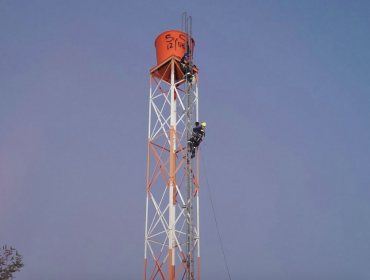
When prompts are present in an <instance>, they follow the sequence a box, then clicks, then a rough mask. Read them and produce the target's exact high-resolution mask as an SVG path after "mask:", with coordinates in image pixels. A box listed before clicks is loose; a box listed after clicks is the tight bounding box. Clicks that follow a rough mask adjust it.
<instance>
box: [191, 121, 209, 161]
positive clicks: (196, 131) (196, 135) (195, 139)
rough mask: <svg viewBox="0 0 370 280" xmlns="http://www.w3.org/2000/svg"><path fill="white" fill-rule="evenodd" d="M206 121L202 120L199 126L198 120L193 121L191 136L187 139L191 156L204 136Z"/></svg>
mask: <svg viewBox="0 0 370 280" xmlns="http://www.w3.org/2000/svg"><path fill="white" fill-rule="evenodd" d="M205 127H206V123H205V122H202V123H201V125H200V126H199V122H196V123H195V127H194V128H193V136H192V137H191V138H190V139H189V140H188V146H189V150H190V151H191V158H194V157H195V148H196V147H198V146H199V144H200V143H201V142H202V141H203V140H202V138H203V136H205Z"/></svg>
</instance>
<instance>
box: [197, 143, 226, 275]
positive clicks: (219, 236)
mask: <svg viewBox="0 0 370 280" xmlns="http://www.w3.org/2000/svg"><path fill="white" fill-rule="evenodd" d="M199 148H200V147H199ZM200 150H201V149H200ZM199 154H200V153H199ZM201 158H202V163H203V168H204V173H205V175H206V181H207V188H208V193H209V198H210V199H211V205H212V211H213V217H214V218H215V222H216V228H217V233H218V238H219V240H220V244H221V249H222V254H223V256H224V260H225V265H226V269H227V274H228V275H229V279H230V280H231V276H230V271H229V266H228V265H227V261H226V255H225V251H224V246H223V245H222V240H221V235H220V230H219V228H218V223H217V219H216V212H215V207H214V206H213V200H212V195H211V189H210V187H209V183H208V176H207V171H206V165H205V164H204V159H203V156H201Z"/></svg>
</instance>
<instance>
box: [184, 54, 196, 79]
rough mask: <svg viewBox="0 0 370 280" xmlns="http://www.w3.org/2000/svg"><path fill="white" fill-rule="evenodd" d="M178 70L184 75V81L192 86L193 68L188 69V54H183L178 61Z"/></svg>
mask: <svg viewBox="0 0 370 280" xmlns="http://www.w3.org/2000/svg"><path fill="white" fill-rule="evenodd" d="M180 68H181V71H182V73H184V79H185V78H186V80H187V81H188V83H191V84H194V83H195V77H194V75H193V67H190V57H189V54H188V53H185V54H184V55H183V57H182V58H181V61H180Z"/></svg>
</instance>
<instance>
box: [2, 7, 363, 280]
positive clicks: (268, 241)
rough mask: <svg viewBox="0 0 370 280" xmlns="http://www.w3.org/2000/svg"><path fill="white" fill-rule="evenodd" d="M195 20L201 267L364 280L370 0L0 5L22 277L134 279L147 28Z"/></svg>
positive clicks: (302, 278) (6, 163)
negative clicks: (184, 17) (201, 131)
mask: <svg viewBox="0 0 370 280" xmlns="http://www.w3.org/2000/svg"><path fill="white" fill-rule="evenodd" d="M184 11H186V12H187V13H188V14H189V15H191V16H192V17H193V36H194V39H195V42H196V45H195V55H194V61H195V63H196V65H197V66H198V67H199V69H200V84H199V92H200V106H201V107H200V115H201V121H206V122H207V137H206V141H205V143H203V144H202V150H201V155H202V157H203V160H204V163H205V169H206V170H205V169H204V168H203V167H202V169H201V187H203V188H202V189H201V207H200V210H201V238H202V245H201V256H202V265H201V272H202V279H203V280H211V279H217V280H218V279H228V276H227V271H226V268H225V264H224V261H223V257H222V251H221V248H220V244H219V241H218V236H217V231H216V227H215V222H214V219H213V214H212V208H211V204H210V198H209V195H208V192H207V188H206V180H205V171H206V172H207V175H208V181H209V184H210V188H211V191H212V197H213V201H214V206H215V210H216V215H217V219H218V222H219V227H220V234H221V237H222V240H223V245H224V249H225V253H226V257H227V261H228V264H229V269H230V273H231V277H232V279H233V280H244V279H251V280H297V279H299V280H341V279H343V280H348V279H351V280H367V279H370V268H369V259H370V239H369V237H370V219H369V213H370V203H369V201H370V132H369V130H370V75H369V74H370V36H369V30H370V17H369V14H370V2H369V1H210V0H208V1H185V2H184V1H113V0H109V1H93V0H89V1H87V0H86V1H82V0H81V1H80V0H77V1H76V0H75V1H72V0H63V1H62V0H60V1H46V0H44V1H26V0H1V1H0V245H4V244H8V245H12V246H14V247H16V248H17V249H18V250H19V252H20V253H21V254H22V255H23V257H24V263H25V267H24V268H23V269H22V271H21V272H19V273H17V274H15V275H16V276H17V280H50V279H53V280H62V279H70V280H84V279H89V280H101V279H110V280H118V279H142V265H143V251H144V222H145V216H144V214H145V196H146V194H145V184H146V159H147V158H146V152H147V126H148V102H149V100H148V96H149V69H151V68H152V67H154V66H155V64H156V58H155V48H154V40H155V38H156V37H157V36H158V35H159V34H160V33H162V32H163V31H166V30H171V29H180V28H181V14H182V12H184Z"/></svg>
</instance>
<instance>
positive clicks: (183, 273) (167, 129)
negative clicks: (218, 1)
mask: <svg viewBox="0 0 370 280" xmlns="http://www.w3.org/2000/svg"><path fill="white" fill-rule="evenodd" d="M185 18H186V16H185ZM189 19H190V29H191V18H190V17H189V18H186V19H185V27H186V28H185V32H180V31H167V32H164V33H162V34H161V35H159V36H158V38H157V40H156V43H155V44H156V49H157V61H158V65H157V66H155V67H154V68H152V69H151V70H150V95H149V129H148V164H147V186H146V191H147V192H146V193H147V196H146V218H145V251H144V280H147V279H150V280H151V279H163V280H173V279H188V280H193V279H198V280H199V279H200V268H199V265H200V246H199V245H200V244H199V241H200V239H199V177H198V176H199V175H198V170H199V160H198V158H199V157H198V151H197V154H196V157H195V158H194V159H191V158H190V152H189V151H188V148H187V139H188V138H189V137H190V135H191V132H192V127H193V124H194V122H195V121H198V78H199V77H198V69H197V68H195V67H194V68H193V69H194V70H193V71H194V75H195V77H196V82H195V83H194V84H191V83H188V82H186V81H185V79H183V73H182V71H181V69H180V65H179V63H180V59H181V56H182V55H183V54H184V53H185V52H188V53H189V54H190V56H192V55H193V47H194V41H193V39H192V38H191V30H190V32H189V28H188V27H189ZM165 57H167V58H165ZM191 63H192V62H191ZM194 256H195V257H196V259H194Z"/></svg>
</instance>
